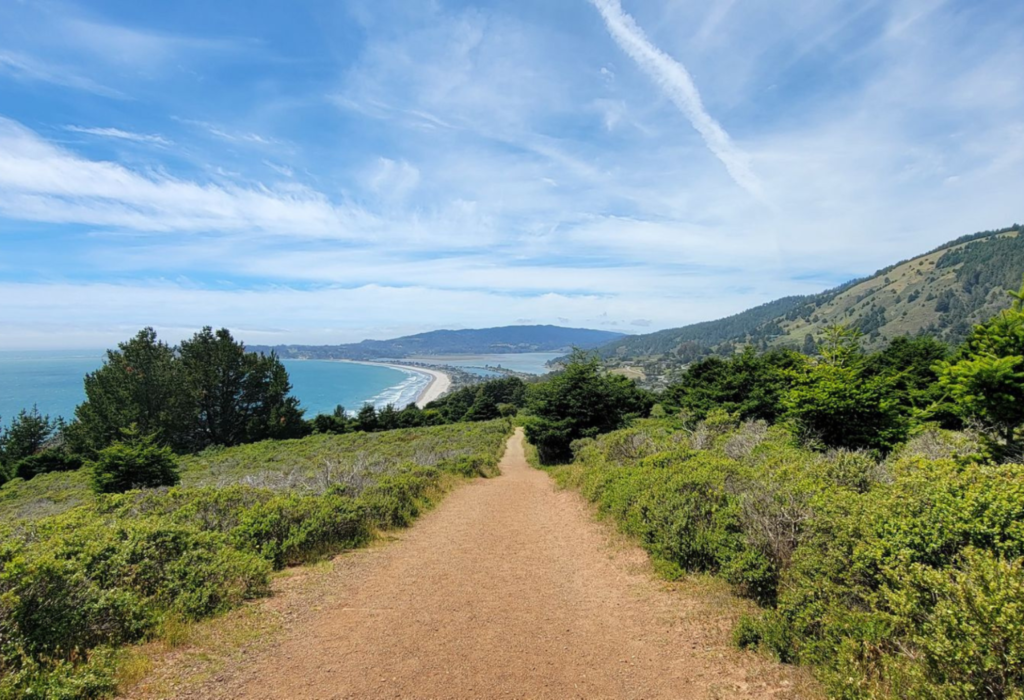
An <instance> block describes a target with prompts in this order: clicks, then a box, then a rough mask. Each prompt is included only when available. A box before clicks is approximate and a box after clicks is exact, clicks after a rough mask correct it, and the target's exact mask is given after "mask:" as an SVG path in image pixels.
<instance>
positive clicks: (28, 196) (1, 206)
mask: <svg viewBox="0 0 1024 700" xmlns="http://www.w3.org/2000/svg"><path fill="white" fill-rule="evenodd" d="M0 213H2V214H3V215H4V216H7V217H10V218H19V219H25V220H31V221H45V222H50V223H77V224H88V225H93V226H110V227H121V228H126V229H133V230H139V231H164V232H170V231H182V232H194V231H212V230H216V231H248V232H260V233H267V234H280V235H288V236H300V237H329V238H338V239H345V238H352V237H358V236H359V235H362V234H364V233H368V232H372V231H373V229H374V227H375V226H376V222H375V220H374V217H372V216H370V215H368V214H366V213H365V212H363V211H360V210H358V209H355V208H352V207H343V206H336V205H334V204H332V203H331V202H330V201H328V199H327V198H326V197H325V196H324V195H322V194H320V193H318V192H316V191H313V190H310V189H307V188H303V187H299V186H293V187H290V188H288V189H283V188H278V189H269V188H267V187H260V188H245V187H241V186H218V185H211V184H200V183H197V182H192V181H188V180H182V179H178V178H174V177H171V176H169V175H166V174H163V173H159V172H152V173H146V172H138V171H134V170H130V169H128V168H126V167H124V166H122V165H118V164H116V163H110V162H102V161H93V160H87V159H85V158H82V157H80V156H77V155H75V154H73V153H71V152H69V151H66V150H63V149H61V148H58V147H56V146H53V145H52V144H50V143H48V142H46V141H43V140H42V139H41V138H39V137H38V136H37V135H36V134H35V133H33V132H31V131H29V130H28V129H25V128H24V127H22V126H21V125H19V124H17V123H16V122H12V121H10V120H8V119H3V118H0Z"/></svg>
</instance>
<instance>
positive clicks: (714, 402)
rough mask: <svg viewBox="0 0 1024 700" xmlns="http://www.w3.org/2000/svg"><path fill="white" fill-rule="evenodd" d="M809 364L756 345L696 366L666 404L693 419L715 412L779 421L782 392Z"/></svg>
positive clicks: (787, 353)
mask: <svg viewBox="0 0 1024 700" xmlns="http://www.w3.org/2000/svg"><path fill="white" fill-rule="evenodd" d="M805 362H806V360H805V359H804V358H803V357H802V356H801V355H800V354H799V353H796V352H794V351H792V350H771V351H769V352H766V353H763V354H758V353H757V352H756V351H755V350H754V349H753V348H752V347H749V346H748V347H747V348H746V349H745V350H744V351H743V352H742V353H740V354H739V355H736V356H735V357H733V358H730V359H728V360H726V359H723V358H721V357H708V358H705V359H703V360H700V361H699V362H695V363H694V364H692V365H691V366H690V367H689V369H688V370H687V371H686V373H685V374H684V375H683V376H682V377H681V378H680V380H679V381H678V382H676V383H674V384H672V385H671V386H669V387H668V388H667V389H666V390H665V392H664V393H663V394H662V397H661V403H662V404H663V405H664V406H667V407H669V408H676V409H681V410H683V411H684V412H685V413H686V414H687V416H688V417H689V418H690V419H691V420H694V421H697V420H703V419H704V418H706V417H707V415H708V414H709V413H710V412H711V411H714V410H716V409H722V410H725V411H727V412H728V413H735V414H738V415H739V417H740V418H741V419H742V420H750V419H761V420H766V421H769V422H772V421H775V420H776V419H777V418H778V417H779V415H780V414H781V412H782V410H783V409H782V406H781V403H782V394H783V393H784V392H785V391H787V390H788V389H789V387H790V385H791V383H792V377H793V371H794V370H796V369H798V368H800V367H802V366H803V365H804V363H805Z"/></svg>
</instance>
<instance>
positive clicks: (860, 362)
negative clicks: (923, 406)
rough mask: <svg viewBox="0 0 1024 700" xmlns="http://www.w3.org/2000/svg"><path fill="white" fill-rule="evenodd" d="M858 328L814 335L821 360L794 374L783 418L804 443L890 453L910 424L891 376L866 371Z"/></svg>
mask: <svg viewBox="0 0 1024 700" xmlns="http://www.w3.org/2000/svg"><path fill="white" fill-rule="evenodd" d="M859 338H860V333H859V332H857V331H856V330H854V329H851V328H847V327H845V326H830V327H829V328H826V329H825V330H824V332H823V333H822V336H821V337H819V338H818V350H819V352H820V353H821V358H820V361H819V362H817V363H815V364H810V365H808V366H807V367H806V368H805V369H804V370H802V371H798V372H795V373H794V379H795V382H794V385H793V387H792V388H791V389H790V390H789V391H788V392H786V394H785V395H784V397H783V407H784V408H785V411H786V413H785V417H786V418H787V419H789V420H790V421H791V423H792V424H793V426H794V427H795V429H796V431H797V433H798V434H799V435H800V437H801V438H803V439H804V440H805V441H806V442H808V444H810V445H812V446H818V447H845V448H850V449H874V450H878V451H879V452H882V453H884V452H888V451H889V450H891V449H892V448H893V447H894V446H895V445H897V444H899V443H900V442H902V441H904V440H905V439H906V436H907V430H908V428H909V423H908V421H907V419H906V417H905V415H904V414H903V412H902V411H901V409H900V405H899V399H898V395H897V391H896V387H895V384H894V382H893V379H892V377H890V376H887V375H879V376H873V377H872V376H869V375H868V374H867V373H866V372H865V358H864V355H863V353H861V351H860V346H859Z"/></svg>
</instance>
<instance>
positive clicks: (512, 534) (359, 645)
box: [134, 432, 818, 700]
mask: <svg viewBox="0 0 1024 700" xmlns="http://www.w3.org/2000/svg"><path fill="white" fill-rule="evenodd" d="M501 470H502V475H501V476H500V477H497V478H494V479H488V480H477V481H474V482H472V483H470V484H468V485H465V486H462V487H460V488H458V489H457V490H456V491H455V492H454V493H452V494H451V495H449V496H448V497H447V498H446V499H445V500H444V502H443V503H442V504H441V505H440V506H439V507H438V508H437V509H436V510H434V511H432V512H430V513H428V514H427V515H426V516H424V517H423V518H422V519H421V520H420V521H419V522H418V523H417V524H416V525H415V526H414V527H413V528H411V529H410V530H408V531H405V532H404V533H402V534H401V536H400V537H399V538H397V541H394V542H390V543H388V544H386V545H385V546H383V547H377V548H373V549H370V550H366V551H363V552H361V553H356V554H355V555H354V556H346V557H341V558H339V559H338V560H337V561H336V565H335V567H334V568H333V570H331V571H330V572H329V573H327V574H326V575H325V576H324V581H322V582H321V584H320V585H317V586H315V587H313V588H307V589H306V592H305V593H304V594H302V593H297V592H295V590H297V589H300V588H301V585H299V584H297V583H296V582H295V581H294V580H293V581H291V583H290V584H289V585H288V586H286V588H285V590H284V591H283V592H281V593H279V594H278V596H277V597H275V598H274V599H271V600H269V601H265V602H264V603H263V605H269V606H272V607H273V606H277V607H279V608H280V607H282V606H283V607H284V608H290V609H292V612H290V613H288V614H287V615H286V616H285V617H286V618H287V624H286V625H284V626H283V627H282V629H281V631H279V632H278V633H276V634H275V640H274V641H273V642H271V643H268V644H266V645H264V646H263V647H262V648H258V649H255V650H253V651H251V652H250V653H248V654H247V655H246V656H244V657H243V658H240V659H234V660H232V661H231V663H229V664H228V665H227V667H226V668H223V669H221V670H219V672H217V673H216V675H215V676H213V677H210V678H206V679H204V680H202V681H201V682H198V683H196V682H183V683H182V682H179V680H178V679H175V680H174V682H173V686H172V687H173V689H174V690H173V695H174V697H179V698H252V699H255V698H261V699H262V698H275V699H276V698H339V699H340V698H558V699H563V698H673V699H677V700H678V699H683V698H794V699H795V698H814V697H818V693H817V691H816V689H815V687H814V684H813V683H812V682H810V681H809V680H808V678H807V677H806V675H805V674H804V673H803V672H801V671H800V670H799V669H794V668H791V667H786V666H782V665H779V664H775V663H773V662H771V661H769V660H768V659H766V658H764V657H761V656H759V655H757V654H753V653H749V652H741V651H738V650H736V649H733V648H732V647H731V645H730V643H729V629H730V628H731V625H732V623H733V622H734V621H735V619H736V617H737V615H738V614H739V613H740V612H741V611H742V610H743V609H744V608H745V606H746V603H745V602H743V601H739V600H737V599H735V598H734V597H732V596H731V595H729V594H728V593H727V592H726V591H725V590H724V589H723V588H720V587H718V586H717V584H715V583H713V582H709V581H708V580H707V579H699V578H698V579H692V580H690V581H689V582H684V583H682V584H668V583H665V582H662V581H658V580H657V579H656V578H654V577H653V576H652V574H651V570H650V565H649V564H648V561H647V556H646V554H645V553H644V552H643V551H642V550H641V549H639V548H637V547H636V546H635V545H632V544H629V543H627V542H625V541H624V540H623V538H621V537H618V536H617V535H616V534H615V533H614V532H613V531H612V530H611V528H609V527H608V526H607V524H604V523H599V522H595V520H594V518H593V515H592V511H591V509H590V507H589V506H588V505H587V504H586V503H585V502H584V501H583V500H582V499H581V498H580V497H579V496H578V495H576V494H574V493H571V492H565V491H559V490H557V489H556V488H555V486H554V484H553V482H552V481H551V479H550V478H549V477H548V475H547V474H545V473H544V472H541V471H537V470H535V469H532V468H530V467H529V466H528V465H527V463H526V460H525V457H524V454H523V442H522V434H521V432H517V433H516V435H515V436H514V437H512V438H511V439H510V440H509V444H508V449H507V451H506V454H505V456H504V458H503V460H502V463H501ZM310 575H311V576H316V575H317V573H316V572H313V573H312V574H310ZM300 578H301V575H300ZM290 591H292V592H293V593H294V596H293V598H294V599H293V600H289V599H288V598H289V595H290ZM296 596H297V597H296ZM282 598H283V600H282ZM299 606H301V608H302V610H301V611H298V612H297V611H296V610H297V607H299ZM171 666H172V672H171V675H172V677H173V664H171ZM158 671H159V672H158V674H157V675H163V676H164V678H165V680H166V677H167V674H168V669H167V668H164V669H158ZM138 690H139V692H137V693H135V694H134V695H135V696H137V697H146V693H145V692H144V691H145V684H143V685H142V686H140V687H139V689H138Z"/></svg>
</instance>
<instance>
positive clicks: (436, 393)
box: [335, 360, 452, 408]
mask: <svg viewBox="0 0 1024 700" xmlns="http://www.w3.org/2000/svg"><path fill="white" fill-rule="evenodd" d="M335 362H351V363H353V364H357V365H381V366H383V367H390V368H391V369H400V370H405V371H407V372H416V373H418V374H429V375H430V383H429V384H427V386H426V387H424V389H423V391H421V392H420V395H419V398H417V399H416V405H417V406H419V407H420V408H423V407H424V406H426V405H427V404H428V403H430V402H431V401H434V400H435V399H439V398H441V396H443V395H444V393H445V392H446V391H448V389H449V388H451V385H452V378H451V377H450V376H448V375H447V374H446V373H444V372H441V371H439V370H436V369H427V368H426V367H414V366H412V365H400V364H396V363H394V362H373V361H371V360H335Z"/></svg>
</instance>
